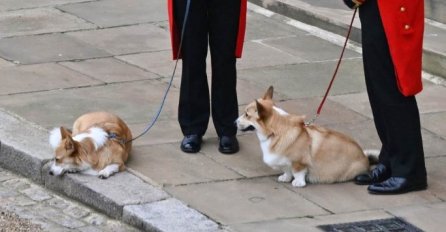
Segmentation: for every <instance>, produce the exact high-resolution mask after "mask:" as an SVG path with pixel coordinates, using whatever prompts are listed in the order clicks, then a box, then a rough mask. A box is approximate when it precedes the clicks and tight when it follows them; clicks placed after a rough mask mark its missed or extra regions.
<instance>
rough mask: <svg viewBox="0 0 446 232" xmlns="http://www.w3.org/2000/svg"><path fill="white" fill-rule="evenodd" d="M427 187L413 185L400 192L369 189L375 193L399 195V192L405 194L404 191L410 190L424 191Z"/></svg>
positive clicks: (371, 192)
mask: <svg viewBox="0 0 446 232" xmlns="http://www.w3.org/2000/svg"><path fill="white" fill-rule="evenodd" d="M426 189H427V185H423V186H413V187H410V188H407V189H405V190H404V191H398V192H380V191H373V190H368V191H369V193H370V194H373V195H398V194H404V193H408V192H416V191H423V190H426Z"/></svg>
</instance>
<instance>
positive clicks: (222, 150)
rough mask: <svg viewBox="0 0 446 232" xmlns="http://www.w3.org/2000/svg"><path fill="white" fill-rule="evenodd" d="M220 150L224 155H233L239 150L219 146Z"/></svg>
mask: <svg viewBox="0 0 446 232" xmlns="http://www.w3.org/2000/svg"><path fill="white" fill-rule="evenodd" d="M218 151H219V152H220V153H222V154H224V155H232V154H235V153H237V152H238V151H239V150H235V151H234V150H224V149H220V148H218Z"/></svg>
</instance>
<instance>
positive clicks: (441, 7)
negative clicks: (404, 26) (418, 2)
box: [424, 0, 446, 23]
mask: <svg viewBox="0 0 446 232" xmlns="http://www.w3.org/2000/svg"><path fill="white" fill-rule="evenodd" d="M424 7H425V13H426V17H428V18H431V19H434V20H437V21H440V22H443V23H446V16H445V15H444V11H445V10H446V4H445V2H443V1H441V0H426V1H425V5H424Z"/></svg>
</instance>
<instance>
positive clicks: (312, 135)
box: [236, 86, 376, 187]
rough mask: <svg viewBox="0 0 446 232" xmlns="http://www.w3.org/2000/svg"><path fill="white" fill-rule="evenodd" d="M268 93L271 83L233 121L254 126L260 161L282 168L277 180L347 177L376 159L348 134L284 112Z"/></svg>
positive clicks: (299, 182)
mask: <svg viewBox="0 0 446 232" xmlns="http://www.w3.org/2000/svg"><path fill="white" fill-rule="evenodd" d="M272 97H273V87H272V86H271V87H269V89H268V90H267V92H266V93H265V95H264V96H263V98H260V99H257V100H255V101H254V102H252V103H250V104H249V105H248V106H247V107H246V108H245V112H244V113H243V114H242V115H240V117H239V118H238V119H237V120H236V123H237V127H238V129H239V130H241V131H248V130H255V132H256V134H257V137H258V139H259V141H260V147H261V149H262V152H263V161H264V162H265V163H266V164H267V165H268V166H270V167H272V168H274V169H279V170H282V171H283V174H282V175H280V176H279V178H278V181H279V182H291V181H292V185H293V186H294V187H304V186H305V185H306V183H307V181H308V182H310V183H335V182H344V181H349V180H352V179H353V178H354V177H355V176H357V175H359V174H362V173H365V172H367V171H368V170H369V168H370V167H369V166H370V162H376V157H374V156H372V154H369V155H365V153H364V152H363V150H362V149H361V147H360V146H359V145H358V143H356V142H355V141H354V140H353V139H352V138H350V137H348V136H347V135H344V134H342V133H339V132H336V131H334V130H330V129H327V128H324V127H321V126H316V125H309V126H306V125H305V122H304V120H305V116H300V115H292V114H288V113H287V112H285V111H284V110H282V109H280V108H278V107H276V106H275V105H274V102H273V100H272Z"/></svg>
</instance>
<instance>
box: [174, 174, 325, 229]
mask: <svg viewBox="0 0 446 232" xmlns="http://www.w3.org/2000/svg"><path fill="white" fill-rule="evenodd" d="M166 191H168V192H169V193H171V194H172V195H173V196H174V197H176V198H178V199H180V200H181V201H183V202H185V203H186V204H188V205H190V206H191V207H193V208H195V209H197V210H199V211H200V212H203V213H204V214H206V215H208V216H209V217H211V218H212V219H214V220H217V221H219V222H221V223H222V224H224V225H228V224H229V225H230V224H235V223H244V222H253V221H264V220H273V219H277V218H289V217H304V216H316V215H326V214H328V213H327V211H325V210H324V209H322V208H320V207H319V206H317V205H316V204H314V203H312V202H310V201H308V200H306V199H305V198H303V197H301V196H300V195H298V194H294V193H293V192H292V191H290V190H288V189H287V188H285V187H283V186H281V185H280V184H278V183H276V182H274V181H273V180H271V179H270V178H254V179H246V180H237V181H223V182H215V183H205V184H198V185H186V186H176V187H167V188H166ZM265 212H268V213H265Z"/></svg>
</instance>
